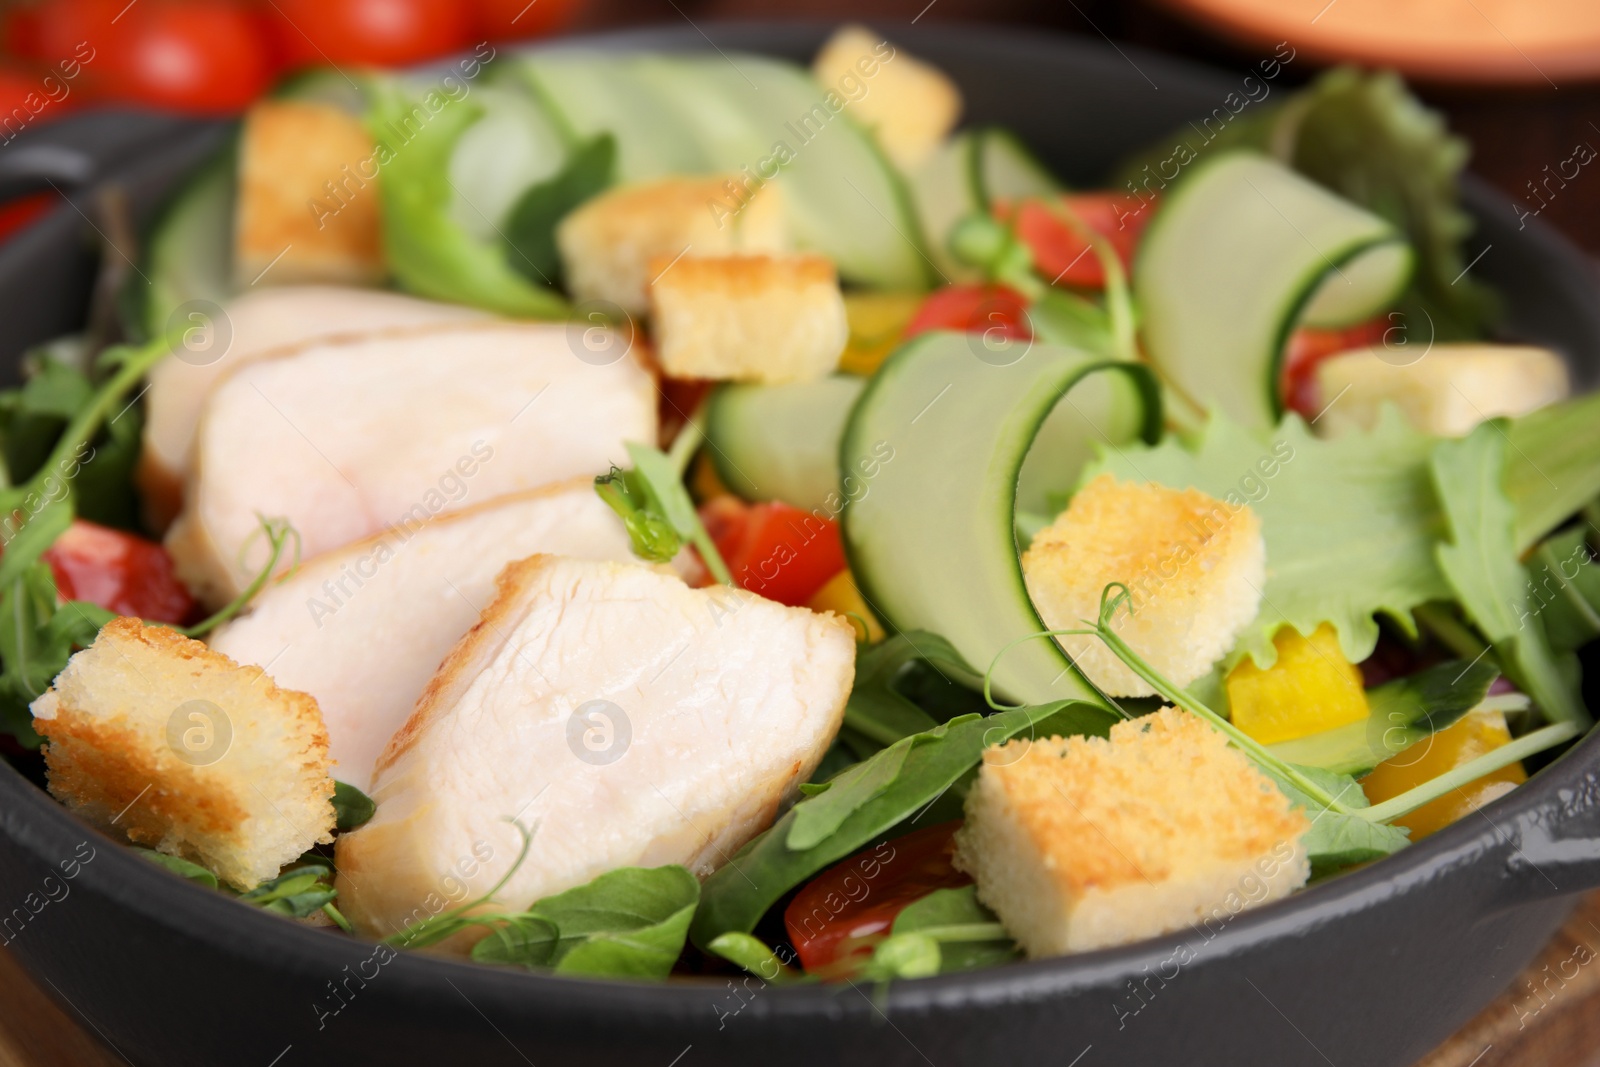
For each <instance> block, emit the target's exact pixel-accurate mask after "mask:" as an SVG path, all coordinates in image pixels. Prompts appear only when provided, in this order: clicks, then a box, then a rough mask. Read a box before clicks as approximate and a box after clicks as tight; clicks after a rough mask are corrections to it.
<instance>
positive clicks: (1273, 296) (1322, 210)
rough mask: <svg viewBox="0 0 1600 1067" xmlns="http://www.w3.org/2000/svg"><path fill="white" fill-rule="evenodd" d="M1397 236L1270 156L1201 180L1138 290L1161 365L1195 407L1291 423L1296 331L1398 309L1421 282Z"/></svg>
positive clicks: (1154, 246) (1163, 232)
mask: <svg viewBox="0 0 1600 1067" xmlns="http://www.w3.org/2000/svg"><path fill="white" fill-rule="evenodd" d="M1412 260H1413V256H1412V253H1411V248H1410V246H1409V245H1407V244H1405V243H1404V238H1403V236H1402V235H1401V234H1400V232H1399V231H1398V230H1396V229H1395V228H1394V227H1393V226H1391V225H1390V224H1389V223H1387V222H1385V221H1384V220H1383V219H1380V218H1379V217H1378V216H1376V215H1373V214H1371V213H1369V212H1367V211H1364V210H1363V209H1361V208H1359V207H1357V206H1355V205H1354V204H1351V203H1349V202H1348V201H1345V200H1341V199H1339V198H1338V197H1337V196H1335V195H1333V194H1332V193H1330V192H1328V191H1327V190H1326V189H1324V188H1322V187H1321V186H1319V185H1316V184H1314V183H1312V182H1310V181H1307V180H1306V179H1305V178H1302V177H1300V176H1299V175H1298V174H1295V173H1294V172H1293V171H1291V170H1289V169H1287V168H1286V167H1283V166H1280V165H1279V164H1277V163H1274V162H1272V161H1271V160H1269V159H1267V158H1266V157H1264V156H1259V155H1255V154H1254V153H1249V152H1230V153H1226V154H1223V155H1219V156H1216V157H1214V158H1213V159H1212V160H1211V161H1210V162H1208V163H1206V164H1203V165H1202V166H1201V169H1199V170H1198V171H1197V172H1196V173H1194V174H1192V175H1191V176H1190V177H1189V178H1188V179H1187V180H1186V181H1185V182H1184V183H1183V184H1182V185H1181V186H1179V188H1178V190H1177V192H1175V193H1174V194H1173V195H1172V196H1171V197H1170V198H1169V199H1168V201H1167V202H1166V204H1165V205H1164V206H1163V207H1162V209H1161V211H1160V212H1159V213H1158V214H1157V215H1156V217H1155V219H1154V220H1153V221H1152V222H1151V224H1150V228H1149V230H1147V231H1146V233H1145V237H1144V241H1143V244H1142V245H1141V247H1140V250H1139V256H1138V259H1137V261H1136V262H1135V264H1134V271H1133V287H1134V295H1135V296H1136V297H1137V299H1138V302H1139V307H1140V309H1141V311H1142V313H1143V316H1144V339H1145V346H1146V350H1147V351H1148V352H1149V353H1150V358H1151V361H1152V362H1154V363H1155V365H1156V366H1157V367H1158V368H1159V369H1160V370H1161V372H1162V373H1163V374H1164V375H1165V376H1166V378H1167V380H1168V381H1169V382H1171V383H1172V384H1173V385H1174V386H1175V387H1176V388H1177V389H1178V390H1179V391H1180V392H1182V393H1184V394H1186V395H1187V396H1188V397H1189V398H1190V399H1191V400H1194V401H1196V402H1198V403H1200V404H1202V405H1205V406H1209V407H1216V408H1219V409H1221V410H1222V411H1224V412H1225V413H1227V414H1228V415H1229V416H1230V417H1231V418H1232V419H1234V420H1235V421H1236V422H1240V423H1242V424H1244V425H1246V426H1249V427H1251V428H1260V427H1266V426H1272V425H1275V424H1276V423H1277V421H1278V418H1279V416H1280V415H1282V414H1283V402H1282V399H1281V397H1280V394H1279V388H1278V379H1279V375H1280V370H1281V364H1282V361H1283V352H1284V347H1285V345H1286V343H1287V341H1288V337H1289V333H1290V331H1292V330H1293V329H1294V327H1295V325H1296V324H1297V323H1298V322H1299V321H1300V320H1301V318H1302V315H1303V313H1305V312H1306V311H1308V310H1315V312H1316V317H1317V321H1318V322H1320V323H1322V324H1323V325H1331V324H1343V323H1349V322H1353V321H1356V320H1359V319H1364V318H1368V317H1370V316H1372V315H1374V314H1376V313H1377V312H1379V311H1382V310H1383V309H1384V308H1386V307H1390V306H1392V305H1393V303H1394V302H1395V301H1396V300H1397V299H1398V298H1399V296H1400V294H1401V293H1402V292H1403V291H1404V289H1405V287H1406V285H1407V283H1408V281H1409V280H1410V276H1411V267H1412Z"/></svg>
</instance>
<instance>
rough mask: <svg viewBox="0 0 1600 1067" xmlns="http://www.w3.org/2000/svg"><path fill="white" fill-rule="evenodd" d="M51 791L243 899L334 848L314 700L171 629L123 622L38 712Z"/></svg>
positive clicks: (105, 633) (329, 789) (328, 781)
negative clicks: (290, 866)
mask: <svg viewBox="0 0 1600 1067" xmlns="http://www.w3.org/2000/svg"><path fill="white" fill-rule="evenodd" d="M33 725H34V729H36V730H38V731H39V734H40V735H41V736H42V737H44V739H45V742H46V747H45V750H44V755H45V768H46V771H47V773H48V777H49V785H50V792H51V793H52V794H53V795H54V796H55V797H56V798H57V799H58V800H60V801H61V802H62V803H64V804H66V806H67V807H69V808H71V809H72V810H73V811H74V812H76V813H77V814H78V815H79V816H81V817H82V818H84V819H86V820H87V821H88V822H90V823H91V824H93V825H94V826H96V827H98V828H99V829H101V830H103V831H105V832H106V833H117V832H120V833H122V834H124V835H126V836H127V838H128V840H130V841H132V842H134V843H135V844H140V845H148V846H149V847H151V848H154V849H156V850H157V851H160V852H165V853H168V854H169V855H173V856H182V857H183V858H185V859H188V860H191V861H193V862H195V863H198V864H200V865H201V866H203V867H206V868H209V869H210V870H212V871H214V872H215V873H216V875H217V877H218V878H221V879H222V880H223V881H225V882H228V883H229V884H231V885H233V886H236V887H237V888H239V889H249V888H251V887H253V886H255V885H256V884H257V883H259V882H261V881H263V880H264V879H267V878H271V877H274V876H275V875H277V873H278V870H279V868H281V867H282V866H283V865H284V864H286V863H288V862H289V861H291V860H293V859H294V858H295V857H296V856H299V855H300V854H301V853H303V852H304V851H305V850H306V849H308V848H310V847H311V846H312V845H315V844H326V843H328V842H329V841H332V840H333V826H334V813H333V779H332V778H331V777H330V776H329V761H328V735H327V732H326V731H325V730H324V729H323V725H322V715H321V713H320V712H318V710H317V702H316V701H315V700H313V699H311V697H309V696H307V695H306V694H304V693H296V692H292V691H289V690H284V689H279V688H278V687H277V686H275V685H273V684H272V679H271V678H269V677H267V676H266V674H265V673H264V672H263V671H262V670H261V669H260V668H259V667H241V666H239V665H238V664H236V663H235V662H234V661H233V660H231V659H229V658H228V657H226V656H223V655H219V654H218V653H215V652H212V651H211V650H210V649H208V648H206V646H205V645H202V644H201V643H200V642H198V641H191V640H190V639H189V638H187V637H184V636H182V635H181V634H179V633H177V632H176V631H174V630H170V629H167V628H165V627H161V626H149V625H146V624H145V623H143V622H141V621H140V620H139V619H133V618H122V619H117V620H115V621H114V622H111V623H109V624H107V625H106V626H105V628H104V629H102V630H101V631H100V635H99V636H98V637H97V638H95V641H94V644H92V645H90V646H89V647H88V648H86V649H84V650H83V651H81V652H79V653H78V654H77V655H75V656H73V657H72V659H71V660H69V661H68V663H67V666H66V669H65V670H63V671H62V672H61V674H60V675H58V676H57V677H56V680H55V683H54V684H53V685H52V686H51V687H50V689H49V690H48V691H47V692H46V693H45V694H44V695H43V696H41V697H39V699H37V700H35V701H34V702H33Z"/></svg>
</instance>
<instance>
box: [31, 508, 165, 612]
mask: <svg viewBox="0 0 1600 1067" xmlns="http://www.w3.org/2000/svg"><path fill="white" fill-rule="evenodd" d="M44 559H45V562H46V563H48V564H50V571H51V573H53V574H54V575H55V579H56V591H57V592H58V593H59V594H60V595H61V599H62V600H87V601H88V602H90V603H91V604H98V605H100V606H101V607H102V608H105V609H106V610H107V611H114V612H116V613H117V614H118V615H137V616H139V617H140V618H144V619H149V620H151V621H152V622H170V623H181V622H185V621H187V620H188V618H189V617H190V615H191V614H193V612H194V600H193V598H191V597H190V596H189V591H188V590H187V589H185V588H184V587H183V583H182V582H180V581H178V578H177V576H176V575H175V574H174V573H173V568H172V557H171V556H169V555H167V550H166V549H164V548H162V547H161V546H160V545H159V544H157V543H156V542H154V541H147V540H145V539H144V538H142V537H137V536H135V535H133V534H130V533H124V532H122V531H121V530H113V529H111V528H110V527H108V526H99V525H96V524H95V523H92V522H85V521H84V520H82V519H77V520H75V521H74V522H73V523H72V525H71V526H69V527H68V528H67V532H66V533H64V534H62V535H61V536H60V537H58V538H57V539H56V543H55V544H53V545H51V546H50V547H49V548H47V549H46V550H45V553H44Z"/></svg>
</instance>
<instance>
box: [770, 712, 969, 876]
mask: <svg viewBox="0 0 1600 1067" xmlns="http://www.w3.org/2000/svg"><path fill="white" fill-rule="evenodd" d="M979 717H980V716H977V715H972V716H962V717H961V718H959V719H952V720H950V721H949V722H947V723H943V724H941V725H939V726H935V727H933V728H932V729H931V730H928V731H926V732H925V733H920V734H913V735H911V736H910V737H907V738H904V739H902V740H900V741H896V742H895V743H894V744H892V745H890V746H889V747H888V748H886V749H884V750H883V751H882V752H879V753H878V754H877V755H876V756H874V757H873V758H871V759H869V760H864V761H862V762H861V763H858V764H856V765H855V766H854V767H850V768H848V769H846V770H845V771H843V772H842V773H840V774H839V775H838V776H837V777H835V778H834V779H833V780H832V781H830V782H828V783H827V787H826V788H825V789H823V790H821V791H819V792H816V793H813V794H812V795H811V798H810V799H809V800H808V801H807V802H806V803H804V804H801V805H799V806H798V807H797V808H796V809H795V818H794V821H793V822H792V823H790V824H789V833H788V836H787V837H785V838H784V844H785V845H787V846H788V847H789V849H790V850H791V851H795V852H800V851H803V850H805V849H808V848H815V847H816V846H817V845H819V844H821V843H822V842H823V841H825V840H827V839H828V838H829V837H831V836H832V835H833V834H834V833H835V832H836V831H837V830H838V829H839V827H840V826H841V825H842V824H843V823H844V821H845V820H846V819H848V818H849V817H850V816H851V815H852V814H854V813H855V812H856V811H858V810H860V808H861V807H862V806H863V805H865V804H866V803H867V802H869V801H871V800H873V799H875V798H876V797H878V796H881V795H882V794H883V791H884V790H885V789H888V788H889V786H891V785H893V784H894V780H895V779H896V778H898V777H900V769H901V768H902V767H904V766H905V762H906V757H907V756H909V755H910V754H911V749H912V746H914V745H916V744H917V743H919V742H927V741H934V740H937V739H939V738H941V737H943V736H944V735H945V733H946V731H948V730H949V729H950V728H951V727H952V726H960V725H961V724H962V723H964V722H971V721H972V720H974V719H977V718H979Z"/></svg>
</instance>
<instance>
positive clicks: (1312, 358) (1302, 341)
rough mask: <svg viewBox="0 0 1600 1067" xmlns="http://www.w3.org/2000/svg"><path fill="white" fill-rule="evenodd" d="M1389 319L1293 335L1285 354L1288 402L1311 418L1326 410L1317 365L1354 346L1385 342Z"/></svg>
mask: <svg viewBox="0 0 1600 1067" xmlns="http://www.w3.org/2000/svg"><path fill="white" fill-rule="evenodd" d="M1388 329H1389V320H1388V319H1387V318H1379V319H1373V320H1371V321H1370V322H1363V323H1358V324H1357V325H1355V326H1347V327H1345V328H1343V329H1340V330H1314V329H1311V328H1310V327H1302V328H1300V329H1298V330H1296V331H1295V332H1294V333H1292V334H1290V335H1289V345H1288V349H1287V350H1286V351H1285V352H1284V356H1283V396H1284V403H1285V404H1287V405H1288V407H1289V409H1290V410H1291V411H1297V412H1299V413H1300V414H1301V415H1303V416H1305V417H1306V418H1307V419H1314V418H1316V417H1317V415H1318V414H1320V413H1321V410H1322V397H1321V390H1319V389H1318V388H1317V366H1318V365H1319V364H1321V363H1322V361H1323V360H1325V359H1327V358H1328V357H1330V356H1336V355H1338V354H1339V353H1340V352H1348V351H1350V350H1351V349H1352V348H1366V347H1368V346H1370V345H1376V344H1381V343H1382V342H1383V338H1384V334H1385V333H1387V332H1388Z"/></svg>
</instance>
